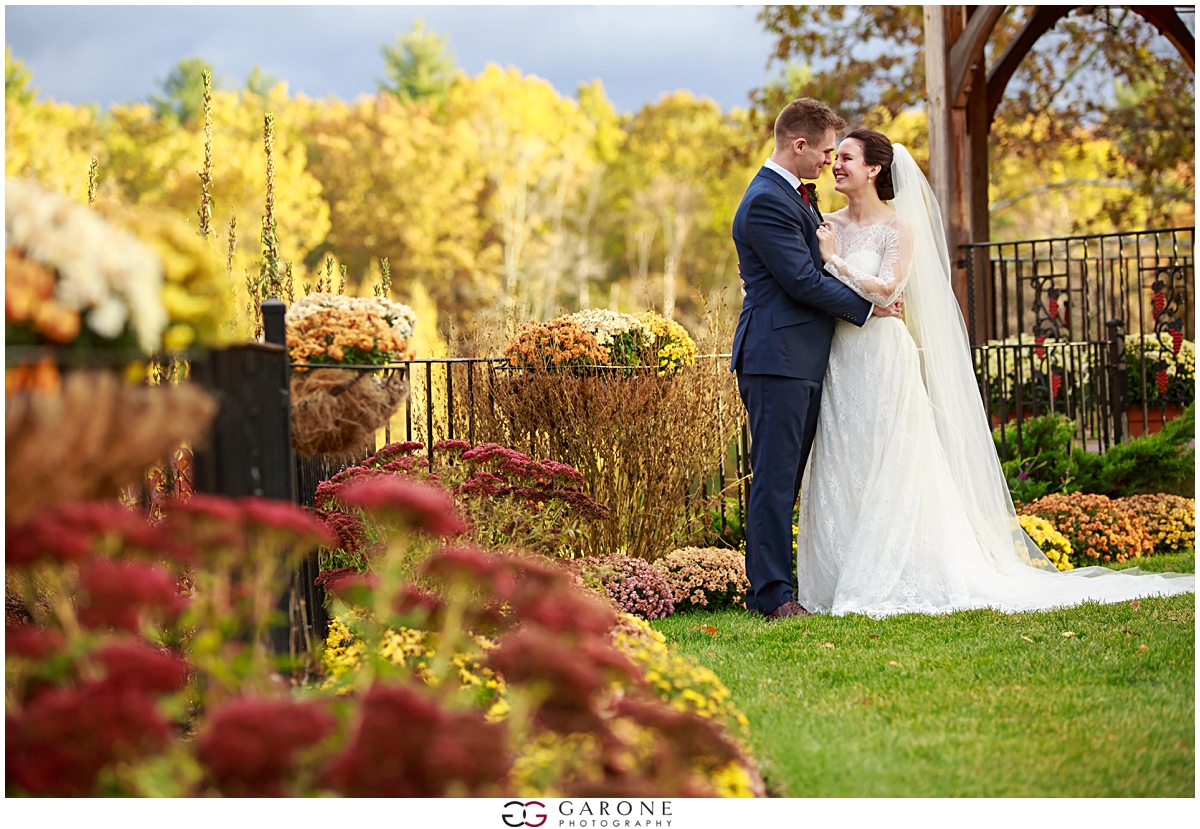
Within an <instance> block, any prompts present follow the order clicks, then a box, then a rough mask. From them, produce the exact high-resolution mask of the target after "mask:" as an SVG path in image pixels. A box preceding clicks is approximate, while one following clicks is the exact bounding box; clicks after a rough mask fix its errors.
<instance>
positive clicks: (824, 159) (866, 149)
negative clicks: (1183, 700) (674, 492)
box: [730, 98, 1195, 619]
mask: <svg viewBox="0 0 1200 829" xmlns="http://www.w3.org/2000/svg"><path fill="white" fill-rule="evenodd" d="M845 126H846V122H845V121H844V120H843V119H842V118H840V117H839V116H838V115H837V114H836V113H834V111H833V110H832V109H830V108H829V107H828V106H826V105H825V104H823V103H821V102H819V101H816V100H813V99H811V98H800V99H798V100H795V101H792V102H791V103H790V104H788V105H787V106H786V107H784V109H783V111H782V112H780V114H779V117H778V118H777V119H776V121H775V150H774V153H773V154H772V156H771V158H770V159H769V160H768V161H767V162H766V164H765V165H764V166H763V168H762V169H761V170H760V171H759V172H758V175H757V176H756V177H755V178H754V180H753V181H752V182H751V183H750V186H749V187H748V188H747V190H746V194H745V196H743V198H742V202H741V205H740V206H739V207H738V211H737V214H736V216H735V218H734V221H733V240H734V243H735V244H736V246H737V253H738V260H739V267H740V271H741V274H742V281H743V285H744V291H745V300H744V302H743V305H742V312H741V317H740V318H739V320H738V325H737V331H736V333H735V335H734V340H733V360H732V363H731V366H730V369H731V371H735V372H736V373H737V382H738V390H739V392H740V394H741V397H742V402H743V403H744V404H745V407H746V413H747V416H748V422H749V428H750V441H751V443H750V464H751V472H752V478H751V482H750V495H749V504H748V509H747V514H746V519H745V521H744V527H745V536H746V575H747V576H748V578H749V581H750V589H749V590H748V591H747V593H746V607H747V609H748V610H749V611H750V612H752V613H759V614H761V615H763V616H765V617H767V618H768V619H780V618H786V617H790V616H800V615H807V614H808V613H809V612H825V613H834V614H844V613H865V614H868V615H870V616H874V617H881V616H888V615H893V614H896V613H947V612H951V611H956V610H965V609H970V608H982V607H991V608H996V609H999V610H1003V611H1009V612H1014V611H1023V610H1040V609H1048V608H1053V607H1063V606H1067V605H1074V604H1079V603H1081V602H1085V601H1101V602H1116V601H1122V600H1125V599H1131V598H1136V597H1142V596H1157V595H1171V594H1176V593H1183V592H1190V591H1193V590H1194V589H1195V576H1190V575H1188V576H1184V575H1176V574H1164V575H1150V574H1137V573H1128V572H1117V571H1112V570H1107V569H1105V568H1101V567H1085V568H1080V569H1076V570H1072V571H1069V572H1066V573H1060V572H1059V571H1058V570H1056V569H1055V568H1054V566H1053V565H1052V564H1050V562H1049V560H1048V559H1047V558H1046V556H1045V555H1043V554H1042V552H1041V550H1039V549H1038V548H1037V546H1036V545H1035V544H1034V543H1033V541H1032V540H1031V539H1030V538H1029V536H1028V535H1026V534H1025V532H1024V531H1023V530H1022V529H1021V526H1020V524H1019V523H1018V521H1017V516H1016V511H1015V510H1014V508H1013V502H1012V497H1011V495H1010V494H1009V491H1008V485H1007V483H1006V481H1005V478H1004V474H1003V472H1002V471H1001V468H1000V462H999V459H998V458H997V456H996V450H995V445H994V443H993V441H992V437H991V429H990V426H989V423H988V420H987V417H986V415H985V413H984V409H983V403H982V400H981V398H980V395H979V391H978V387H977V385H976V379H975V373H974V369H973V366H972V362H971V354H970V346H969V343H968V340H967V333H966V326H965V324H964V322H963V318H962V313H961V311H960V310H959V307H958V303H957V302H956V300H955V297H954V294H953V291H952V290H951V287H950V261H949V256H948V253H947V248H946V241H945V235H944V232H943V229H942V221H941V214H940V212H939V208H938V204H937V201H936V200H935V198H934V195H933V192H932V190H931V189H930V187H929V184H928V182H926V180H925V177H924V175H923V174H922V173H921V170H920V168H919V167H918V166H917V164H916V162H914V161H913V158H912V156H911V155H910V154H909V152H908V150H907V149H906V148H905V147H904V146H903V145H900V144H892V143H891V141H889V140H888V138H887V137H886V136H884V135H883V134H881V133H878V132H874V131H872V130H864V129H859V130H854V131H853V132H850V133H849V134H848V135H847V136H846V137H845V138H844V139H843V140H842V142H841V143H840V144H837V142H836V138H837V133H838V131H839V130H841V129H842V128H843V127H845ZM835 150H836V155H837V160H836V162H834V161H833V156H834V153H835ZM831 163H832V164H833V175H834V179H835V180H836V187H835V189H836V190H837V191H838V192H839V193H842V194H843V195H844V196H845V197H846V198H847V199H848V200H849V204H848V206H847V207H845V208H843V209H842V210H839V211H837V212H836V213H832V214H830V215H829V216H822V215H821V213H820V211H819V210H818V208H817V203H816V198H815V195H816V191H815V188H813V187H812V186H811V185H808V186H805V185H803V183H802V179H810V180H811V179H815V178H817V177H818V176H820V175H821V173H822V171H823V170H824V168H825V167H827V166H829V165H830V164H831ZM797 497H799V498H800V509H799V516H800V517H799V522H798V527H793V507H794V506H795V504H796V499H797ZM793 529H795V531H796V533H797V536H796V538H797V543H796V554H795V559H794V562H793V552H792V550H793V547H792V538H793ZM793 564H794V566H793Z"/></svg>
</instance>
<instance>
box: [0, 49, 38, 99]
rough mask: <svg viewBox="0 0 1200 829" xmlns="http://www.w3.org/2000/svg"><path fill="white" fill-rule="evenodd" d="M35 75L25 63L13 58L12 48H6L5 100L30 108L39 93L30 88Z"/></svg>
mask: <svg viewBox="0 0 1200 829" xmlns="http://www.w3.org/2000/svg"><path fill="white" fill-rule="evenodd" d="M32 77H33V73H32V72H30V71H29V69H28V67H26V66H25V62H24V61H22V60H17V59H15V58H14V57H13V56H12V47H11V46H5V47H4V100H6V101H7V100H10V99H11V100H13V101H16V102H17V103H18V104H20V105H21V106H29V105H30V104H32V103H33V102H34V100H36V99H37V93H38V91H37V90H36V89H30V88H29V81H30V79H31V78H32Z"/></svg>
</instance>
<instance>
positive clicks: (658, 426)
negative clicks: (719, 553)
mask: <svg viewBox="0 0 1200 829" xmlns="http://www.w3.org/2000/svg"><path fill="white" fill-rule="evenodd" d="M710 337H711V339H709V340H706V345H705V348H706V350H710V351H712V352H715V351H717V350H718V346H717V343H719V342H722V341H723V337H724V335H723V333H722V332H721V331H720V330H719V326H717V325H716V324H715V323H714V324H713V325H711V326H710ZM709 346H711V348H709ZM479 385H480V384H478V383H477V384H476V396H477V397H478V396H480V391H479V388H478V386H479ZM455 388H456V389H457V388H459V387H458V386H457V385H456V386H455ZM482 394H483V395H486V397H484V399H487V400H488V401H489V405H486V406H482V407H479V408H477V409H476V410H475V411H474V415H475V430H476V434H478V435H481V436H486V439H488V440H491V441H494V442H496V443H499V444H502V445H505V446H520V447H522V448H524V447H526V446H528V447H530V449H529V451H530V453H531V454H536V455H538V456H541V457H546V458H553V459H554V460H556V461H559V462H561V463H564V464H569V465H570V466H572V467H574V468H575V469H578V470H579V471H580V472H581V473H583V476H584V479H585V480H586V482H587V484H586V492H587V494H588V495H589V496H590V497H591V498H593V499H594V500H595V501H597V502H599V503H601V504H604V505H605V506H606V507H607V508H608V509H609V510H610V516H609V518H607V519H605V520H603V521H598V522H597V523H596V526H595V529H594V531H592V532H590V533H589V534H588V536H587V538H586V540H585V541H583V542H582V543H581V545H580V546H581V548H582V549H583V551H584V552H586V553H587V554H588V555H594V556H603V555H607V554H608V553H610V552H621V553H624V554H626V555H631V556H635V557H637V558H644V559H647V560H654V559H656V558H660V557H661V556H663V555H665V554H666V553H668V552H670V551H671V550H672V549H674V548H676V547H679V546H681V545H682V544H684V543H687V542H688V541H690V540H691V539H692V538H694V537H695V535H696V532H697V530H698V529H699V526H698V525H700V524H703V523H704V522H705V521H706V519H707V515H706V512H705V510H706V509H707V508H709V507H711V506H713V505H715V504H716V503H718V502H719V498H720V497H724V496H723V495H722V494H720V493H714V494H712V495H711V497H710V498H709V499H707V500H705V499H701V498H700V497H699V496H698V495H697V494H696V492H695V490H696V489H698V487H697V486H693V487H691V492H689V485H688V484H687V482H696V481H698V480H699V479H700V478H701V477H703V476H707V475H709V474H711V473H712V471H713V470H714V469H716V467H717V464H718V461H719V459H720V457H721V454H722V452H724V451H725V450H726V448H727V447H728V445H729V441H730V439H731V438H732V437H733V435H734V434H736V430H737V425H738V421H739V418H740V417H741V416H742V413H743V407H742V405H741V402H740V400H738V398H737V389H736V387H735V382H734V378H733V376H732V375H731V374H730V373H729V371H728V370H727V365H726V364H725V363H724V362H722V361H721V360H720V359H711V360H704V361H703V362H702V363H698V364H697V365H696V366H695V368H693V369H690V370H686V371H679V372H677V373H675V374H674V375H671V376H662V377H660V376H657V373H655V372H648V371H632V370H631V374H630V376H628V377H625V376H622V375H621V374H620V373H619V372H613V371H605V372H598V373H594V374H593V375H591V376H576V375H575V374H574V373H571V372H561V371H545V370H539V369H529V370H523V371H498V372H495V373H494V375H491V376H490V382H488V383H487V388H485V389H484V390H483V392H482ZM491 403H494V406H493V405H490V404H491ZM462 407H463V410H464V411H465V410H466V409H467V408H468V407H469V402H468V401H467V400H466V399H465V398H464V400H463V404H462ZM455 408H458V401H456V406H455Z"/></svg>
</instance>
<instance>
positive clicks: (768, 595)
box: [737, 372, 821, 615]
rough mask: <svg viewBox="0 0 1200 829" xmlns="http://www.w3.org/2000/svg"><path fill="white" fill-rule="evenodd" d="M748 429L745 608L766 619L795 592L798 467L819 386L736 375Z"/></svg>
mask: <svg viewBox="0 0 1200 829" xmlns="http://www.w3.org/2000/svg"><path fill="white" fill-rule="evenodd" d="M737 380H738V392H739V393H740V394H741V397H742V403H743V404H744V405H745V406H746V414H747V419H748V421H749V426H750V470H751V473H752V476H751V479H750V498H749V503H748V504H747V508H746V513H747V514H746V517H745V521H744V529H745V535H746V576H747V578H749V580H750V589H749V590H747V591H746V609H747V610H750V611H752V612H758V613H762V614H763V615H766V614H768V613H770V612H771V611H773V610H775V608H777V607H779V606H780V605H782V604H783V603H785V602H787V601H790V600H791V599H792V598H793V595H794V592H795V586H796V584H795V571H796V567H795V553H794V552H793V550H792V539H793V538H794V537H795V527H796V524H795V521H794V520H793V518H792V511H793V508H794V507H795V505H796V499H797V497H799V495H800V481H801V479H802V478H803V476H804V466H805V464H807V463H808V454H809V452H810V451H811V450H812V445H813V439H814V438H815V437H816V435H817V415H818V414H819V413H820V411H821V384H820V383H818V382H815V381H813V380H799V379H796V378H793V377H780V376H776V375H771V374H743V373H741V372H738V375H737Z"/></svg>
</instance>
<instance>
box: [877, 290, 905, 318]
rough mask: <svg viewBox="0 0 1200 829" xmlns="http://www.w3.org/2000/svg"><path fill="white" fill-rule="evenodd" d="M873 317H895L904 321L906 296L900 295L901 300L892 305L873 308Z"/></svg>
mask: <svg viewBox="0 0 1200 829" xmlns="http://www.w3.org/2000/svg"><path fill="white" fill-rule="evenodd" d="M871 315H872V316H875V317H895V318H896V319H899V320H902V319H904V294H900V298H899V299H897V300H896V301H895V302H893V303H892V304H891V305H875V306H872V308H871Z"/></svg>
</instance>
